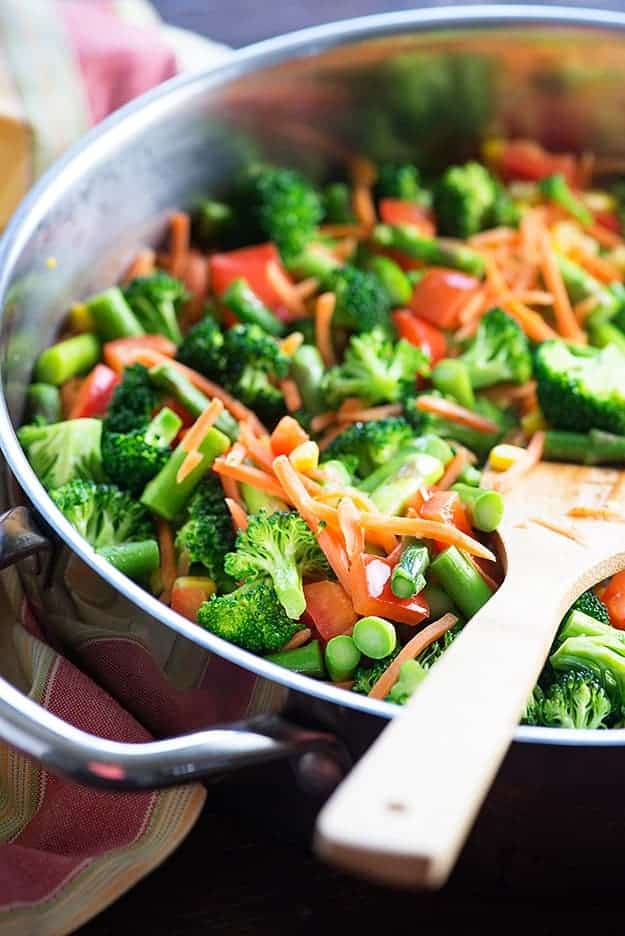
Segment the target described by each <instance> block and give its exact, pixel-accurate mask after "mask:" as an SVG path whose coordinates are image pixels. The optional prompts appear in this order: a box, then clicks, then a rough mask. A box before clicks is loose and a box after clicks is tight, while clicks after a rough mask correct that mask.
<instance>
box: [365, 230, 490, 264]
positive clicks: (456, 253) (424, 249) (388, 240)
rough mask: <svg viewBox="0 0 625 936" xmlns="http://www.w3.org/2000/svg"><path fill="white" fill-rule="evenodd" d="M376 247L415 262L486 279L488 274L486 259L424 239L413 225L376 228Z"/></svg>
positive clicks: (461, 247)
mask: <svg viewBox="0 0 625 936" xmlns="http://www.w3.org/2000/svg"><path fill="white" fill-rule="evenodd" d="M372 240H373V242H374V244H378V245H379V246H380V247H391V248H393V249H394V250H400V251H402V253H405V254H407V255H408V256H409V257H414V259H415V260H422V261H423V262H424V263H427V264H429V265H430V266H446V267H453V268H454V269H458V270H462V271H463V272H465V273H470V274H471V275H473V276H478V277H482V276H483V275H484V272H485V263H484V260H483V258H482V257H481V256H480V254H479V253H477V252H476V251H475V250H472V249H471V248H470V247H465V246H464V245H463V244H454V243H451V242H449V241H440V240H437V239H436V238H435V237H424V236H423V235H421V234H419V232H418V231H417V230H416V228H414V227H413V226H412V225H410V224H376V226H375V227H374V229H373V233H372Z"/></svg>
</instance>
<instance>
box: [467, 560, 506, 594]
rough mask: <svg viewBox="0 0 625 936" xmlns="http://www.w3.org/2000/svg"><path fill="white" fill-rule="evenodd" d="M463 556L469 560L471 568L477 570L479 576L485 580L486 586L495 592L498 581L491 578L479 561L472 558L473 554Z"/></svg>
mask: <svg viewBox="0 0 625 936" xmlns="http://www.w3.org/2000/svg"><path fill="white" fill-rule="evenodd" d="M465 558H466V560H467V562H470V563H471V565H472V566H473V568H474V569H475V571H476V572H477V574H478V575H479V576H480V577H481V578H483V579H484V581H485V582H486V584H487V585H488V587H489V588H490V590H491V591H493V592H496V591H497V589H498V588H499V582H496V581H495V579H494V578H492V576H490V575H489V574H488V572H487V571H486V570H485V569H483V568H482V565H481V563H479V562H476V561H475V559H474V558H473V556H466V557H465Z"/></svg>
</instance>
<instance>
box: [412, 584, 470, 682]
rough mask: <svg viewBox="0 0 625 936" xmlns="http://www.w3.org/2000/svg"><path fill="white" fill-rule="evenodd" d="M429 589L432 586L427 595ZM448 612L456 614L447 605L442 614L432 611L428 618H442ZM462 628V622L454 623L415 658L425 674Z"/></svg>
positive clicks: (453, 609) (451, 607)
mask: <svg viewBox="0 0 625 936" xmlns="http://www.w3.org/2000/svg"><path fill="white" fill-rule="evenodd" d="M431 588H432V586H431V585H428V587H427V591H428V593H429V594H431ZM447 601H448V602H449V599H448V598H447ZM448 611H452V612H455V613H457V609H456V608H454V607H453V606H449V605H448V606H447V607H445V610H444V611H442V612H439V611H437V612H436V613H434V612H433V611H432V613H431V614H430V617H432V618H437V617H442V615H443V614H446V613H447V612H448ZM463 627H464V623H463V622H462V621H456V623H455V624H454V626H453V627H450V628H449V630H446V631H445V633H444V634H443V636H442V637H439V638H438V640H435V641H434V642H433V643H431V644H430V645H429V646H428V647H426V648H425V650H423V651H422V652H421V653H420V654H419V656H418V657H417V660H418V662H419V665H420V666H422V667H423V669H424V670H425V671H426V672H427V671H428V670H431V669H432V667H433V666H434V664H435V663H438V661H439V660H440V658H441V657H442V655H443V654H444V653H445V651H446V650H447V649H448V647H450V646H451V644H452V643H453V642H454V640H455V639H456V637H457V636H458V634H459V633H460V631H461V630H462V629H463Z"/></svg>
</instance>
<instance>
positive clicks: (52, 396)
mask: <svg viewBox="0 0 625 936" xmlns="http://www.w3.org/2000/svg"><path fill="white" fill-rule="evenodd" d="M61 415H62V410H61V394H60V393H59V391H58V390H57V388H56V387H55V386H53V385H52V384H47V383H32V384H31V385H30V386H29V388H28V390H27V391H26V410H25V414H24V418H25V420H26V422H27V423H30V422H32V423H39V424H40V423H54V422H59V421H60V419H61Z"/></svg>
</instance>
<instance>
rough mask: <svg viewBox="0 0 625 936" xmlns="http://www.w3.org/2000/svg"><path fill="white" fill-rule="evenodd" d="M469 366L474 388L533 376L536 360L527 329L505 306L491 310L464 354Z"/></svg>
mask: <svg viewBox="0 0 625 936" xmlns="http://www.w3.org/2000/svg"><path fill="white" fill-rule="evenodd" d="M460 360H461V361H463V362H464V363H465V364H466V366H467V367H468V369H469V378H470V380H471V386H472V387H473V388H474V390H479V389H480V388H482V387H491V386H492V385H493V384H497V383H502V382H503V381H512V382H513V383H525V381H526V380H529V379H530V377H531V376H532V359H531V355H530V349H529V344H528V341H527V338H526V337H525V334H524V332H523V329H522V328H521V327H520V325H519V324H518V323H517V322H515V321H514V319H512V318H510V316H509V315H506V313H505V312H504V311H503V309H499V308H495V309H490V310H489V311H488V312H487V313H486V315H485V316H484V317H483V318H482V320H481V322H480V324H479V327H478V330H477V332H476V334H475V338H474V339H473V341H472V342H471V344H470V345H469V347H468V348H467V350H466V351H465V352H464V354H462V355H461V356H460Z"/></svg>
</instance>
